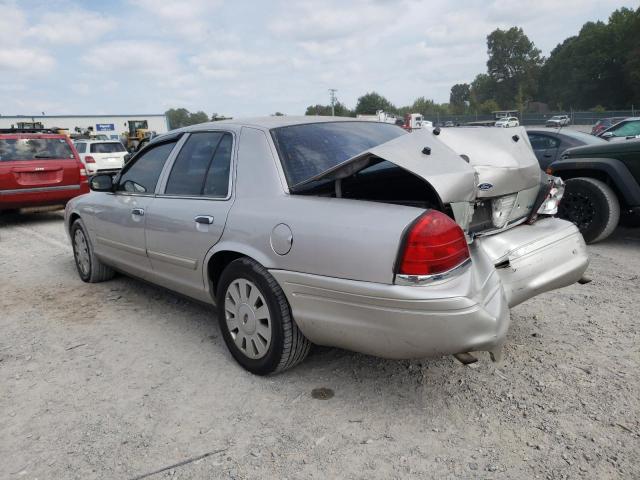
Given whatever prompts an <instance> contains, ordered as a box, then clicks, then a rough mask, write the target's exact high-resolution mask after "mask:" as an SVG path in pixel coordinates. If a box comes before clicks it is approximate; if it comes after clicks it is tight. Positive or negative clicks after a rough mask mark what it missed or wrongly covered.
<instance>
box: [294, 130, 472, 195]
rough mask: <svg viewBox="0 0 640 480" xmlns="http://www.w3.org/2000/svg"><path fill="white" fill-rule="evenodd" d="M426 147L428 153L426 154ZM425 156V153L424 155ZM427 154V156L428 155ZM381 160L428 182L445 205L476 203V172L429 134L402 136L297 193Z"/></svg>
mask: <svg viewBox="0 0 640 480" xmlns="http://www.w3.org/2000/svg"><path fill="white" fill-rule="evenodd" d="M425 147H426V150H425ZM423 152H424V153H423ZM427 152H428V153H427ZM378 158H380V159H383V160H387V161H389V162H391V163H393V164H395V165H397V166H399V167H401V168H404V169H405V170H408V171H410V172H411V173H413V174H415V175H417V176H418V177H421V178H422V179H424V180H425V181H427V182H428V183H429V184H431V186H432V187H433V188H434V190H435V191H436V192H437V193H438V195H439V197H440V199H441V201H442V203H443V204H448V203H451V202H472V201H474V200H475V191H476V178H475V175H476V174H475V171H474V169H473V168H472V167H471V166H470V165H469V164H468V163H467V162H466V161H465V160H463V159H462V158H461V157H460V155H458V154H457V153H456V152H455V151H453V150H452V149H451V148H449V147H448V146H447V145H445V144H444V143H443V142H441V141H439V140H438V137H437V136H436V135H434V134H433V133H431V131H430V130H429V132H426V131H422V130H419V131H416V132H413V133H408V134H406V135H401V136H399V137H397V138H394V139H393V140H390V141H388V142H386V143H383V144H381V145H378V146H376V147H373V148H370V149H368V150H366V151H364V152H361V153H359V154H358V155H356V156H354V157H351V158H350V159H348V160H346V161H344V162H342V163H340V164H339V165H336V166H335V167H333V168H331V169H329V170H327V171H325V172H322V173H321V174H319V175H316V176H315V177H312V178H310V179H308V180H306V181H305V182H303V183H301V184H298V185H295V186H294V187H292V190H294V191H295V190H296V189H298V188H300V187H302V186H304V185H305V184H309V183H312V182H315V181H318V180H327V179H328V180H337V179H341V178H346V177H349V176H351V175H354V174H355V173H357V172H359V171H360V170H362V169H364V168H366V167H368V166H369V165H371V163H372V162H375V161H376V160H377V159H378Z"/></svg>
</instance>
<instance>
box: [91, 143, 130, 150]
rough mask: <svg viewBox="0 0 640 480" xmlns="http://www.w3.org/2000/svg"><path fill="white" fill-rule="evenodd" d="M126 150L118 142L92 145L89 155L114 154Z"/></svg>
mask: <svg viewBox="0 0 640 480" xmlns="http://www.w3.org/2000/svg"><path fill="white" fill-rule="evenodd" d="M126 151H127V150H126V149H125V148H124V146H123V145H122V144H121V143H120V142H105V143H92V144H91V153H116V152H126Z"/></svg>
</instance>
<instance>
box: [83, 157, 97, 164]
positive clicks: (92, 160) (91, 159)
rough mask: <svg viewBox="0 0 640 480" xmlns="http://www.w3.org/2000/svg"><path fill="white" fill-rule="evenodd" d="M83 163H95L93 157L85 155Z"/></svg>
mask: <svg viewBox="0 0 640 480" xmlns="http://www.w3.org/2000/svg"><path fill="white" fill-rule="evenodd" d="M84 163H96V160H95V158H93V157H91V156H89V155H87V156H86V157H84Z"/></svg>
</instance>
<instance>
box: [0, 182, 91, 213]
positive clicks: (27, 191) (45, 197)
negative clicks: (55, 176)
mask: <svg viewBox="0 0 640 480" xmlns="http://www.w3.org/2000/svg"><path fill="white" fill-rule="evenodd" d="M84 193H89V184H88V183H87V182H86V181H85V182H82V183H80V184H77V185H62V186H57V185H56V186H51V187H31V188H21V189H15V190H0V210H2V209H10V208H22V207H36V206H45V205H58V204H60V205H62V204H65V203H66V202H68V201H69V200H71V199H72V198H74V197H77V196H78V195H82V194H84Z"/></svg>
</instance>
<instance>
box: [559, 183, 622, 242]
mask: <svg viewBox="0 0 640 480" xmlns="http://www.w3.org/2000/svg"><path fill="white" fill-rule="evenodd" d="M558 215H559V216H560V218H564V219H565V220H569V221H571V222H573V223H575V224H576V226H577V227H578V228H579V229H580V232H581V233H582V236H583V237H584V240H585V242H587V243H596V242H599V241H601V240H604V239H605V238H607V237H608V236H609V235H611V234H612V233H613V231H614V230H615V229H616V227H617V226H618V222H619V220H620V202H619V201H618V198H617V197H616V194H615V193H614V191H613V190H612V189H611V187H610V186H609V185H607V184H606V183H604V182H601V181H600V180H596V179H595V178H588V177H579V178H572V179H569V180H567V182H566V189H565V193H564V197H563V198H562V201H561V202H560V207H559V209H558Z"/></svg>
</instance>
